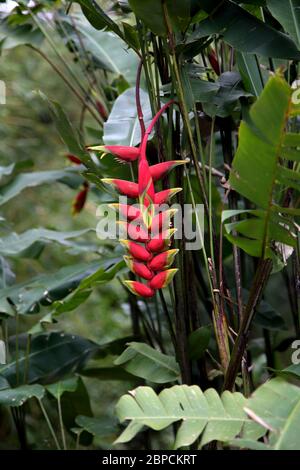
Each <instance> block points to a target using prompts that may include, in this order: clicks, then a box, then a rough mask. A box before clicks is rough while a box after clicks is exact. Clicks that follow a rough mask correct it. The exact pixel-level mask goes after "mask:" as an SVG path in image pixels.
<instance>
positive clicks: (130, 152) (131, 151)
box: [88, 145, 140, 163]
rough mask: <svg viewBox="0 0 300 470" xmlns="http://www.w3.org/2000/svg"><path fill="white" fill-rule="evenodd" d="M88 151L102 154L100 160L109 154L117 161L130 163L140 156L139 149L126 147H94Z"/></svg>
mask: <svg viewBox="0 0 300 470" xmlns="http://www.w3.org/2000/svg"><path fill="white" fill-rule="evenodd" d="M88 150H94V151H96V152H103V155H102V157H101V158H103V157H104V156H105V155H106V154H108V153H111V154H112V155H114V156H115V157H117V158H118V160H121V161H122V162H126V163H130V162H134V161H135V160H137V159H138V158H139V156H140V149H139V148H137V147H129V146H126V145H96V146H93V147H88Z"/></svg>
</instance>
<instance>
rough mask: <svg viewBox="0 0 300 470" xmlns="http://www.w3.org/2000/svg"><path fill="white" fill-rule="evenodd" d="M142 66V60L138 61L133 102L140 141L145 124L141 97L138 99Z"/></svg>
mask: <svg viewBox="0 0 300 470" xmlns="http://www.w3.org/2000/svg"><path fill="white" fill-rule="evenodd" d="M142 66H143V60H142V59H141V60H140V63H139V66H138V69H137V74H136V82H135V101H136V109H137V115H138V120H139V123H140V127H141V140H143V138H144V135H145V132H146V128H145V122H144V116H143V110H142V106H141V97H140V83H141V73H142Z"/></svg>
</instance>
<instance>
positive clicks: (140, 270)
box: [124, 256, 154, 280]
mask: <svg viewBox="0 0 300 470" xmlns="http://www.w3.org/2000/svg"><path fill="white" fill-rule="evenodd" d="M124 260H125V263H126V264H127V266H128V268H129V269H130V271H132V272H133V273H134V274H137V276H141V277H142V278H143V279H147V280H149V279H152V278H153V275H154V274H153V272H152V271H151V270H150V269H149V268H148V267H147V266H146V265H145V264H144V263H141V262H139V261H136V260H134V259H133V258H130V257H129V256H124Z"/></svg>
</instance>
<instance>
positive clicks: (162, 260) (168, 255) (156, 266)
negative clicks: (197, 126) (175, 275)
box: [148, 249, 179, 271]
mask: <svg viewBox="0 0 300 470" xmlns="http://www.w3.org/2000/svg"><path fill="white" fill-rule="evenodd" d="M178 251H179V250H176V249H174V250H167V251H163V252H162V253H160V254H159V255H156V256H154V258H152V260H151V261H150V262H149V263H148V266H149V268H150V269H152V270H153V271H161V270H163V269H166V268H169V267H170V266H171V265H172V264H173V261H174V258H175V256H176V255H177V253H178Z"/></svg>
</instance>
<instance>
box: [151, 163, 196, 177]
mask: <svg viewBox="0 0 300 470" xmlns="http://www.w3.org/2000/svg"><path fill="white" fill-rule="evenodd" d="M188 162H189V160H170V161H168V162H163V163H158V164H157V165H152V166H151V167H150V173H151V176H152V179H153V181H157V180H160V179H162V178H164V177H165V176H167V174H168V173H169V172H170V171H171V170H173V168H175V167H176V166H178V165H184V164H185V163H188Z"/></svg>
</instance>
